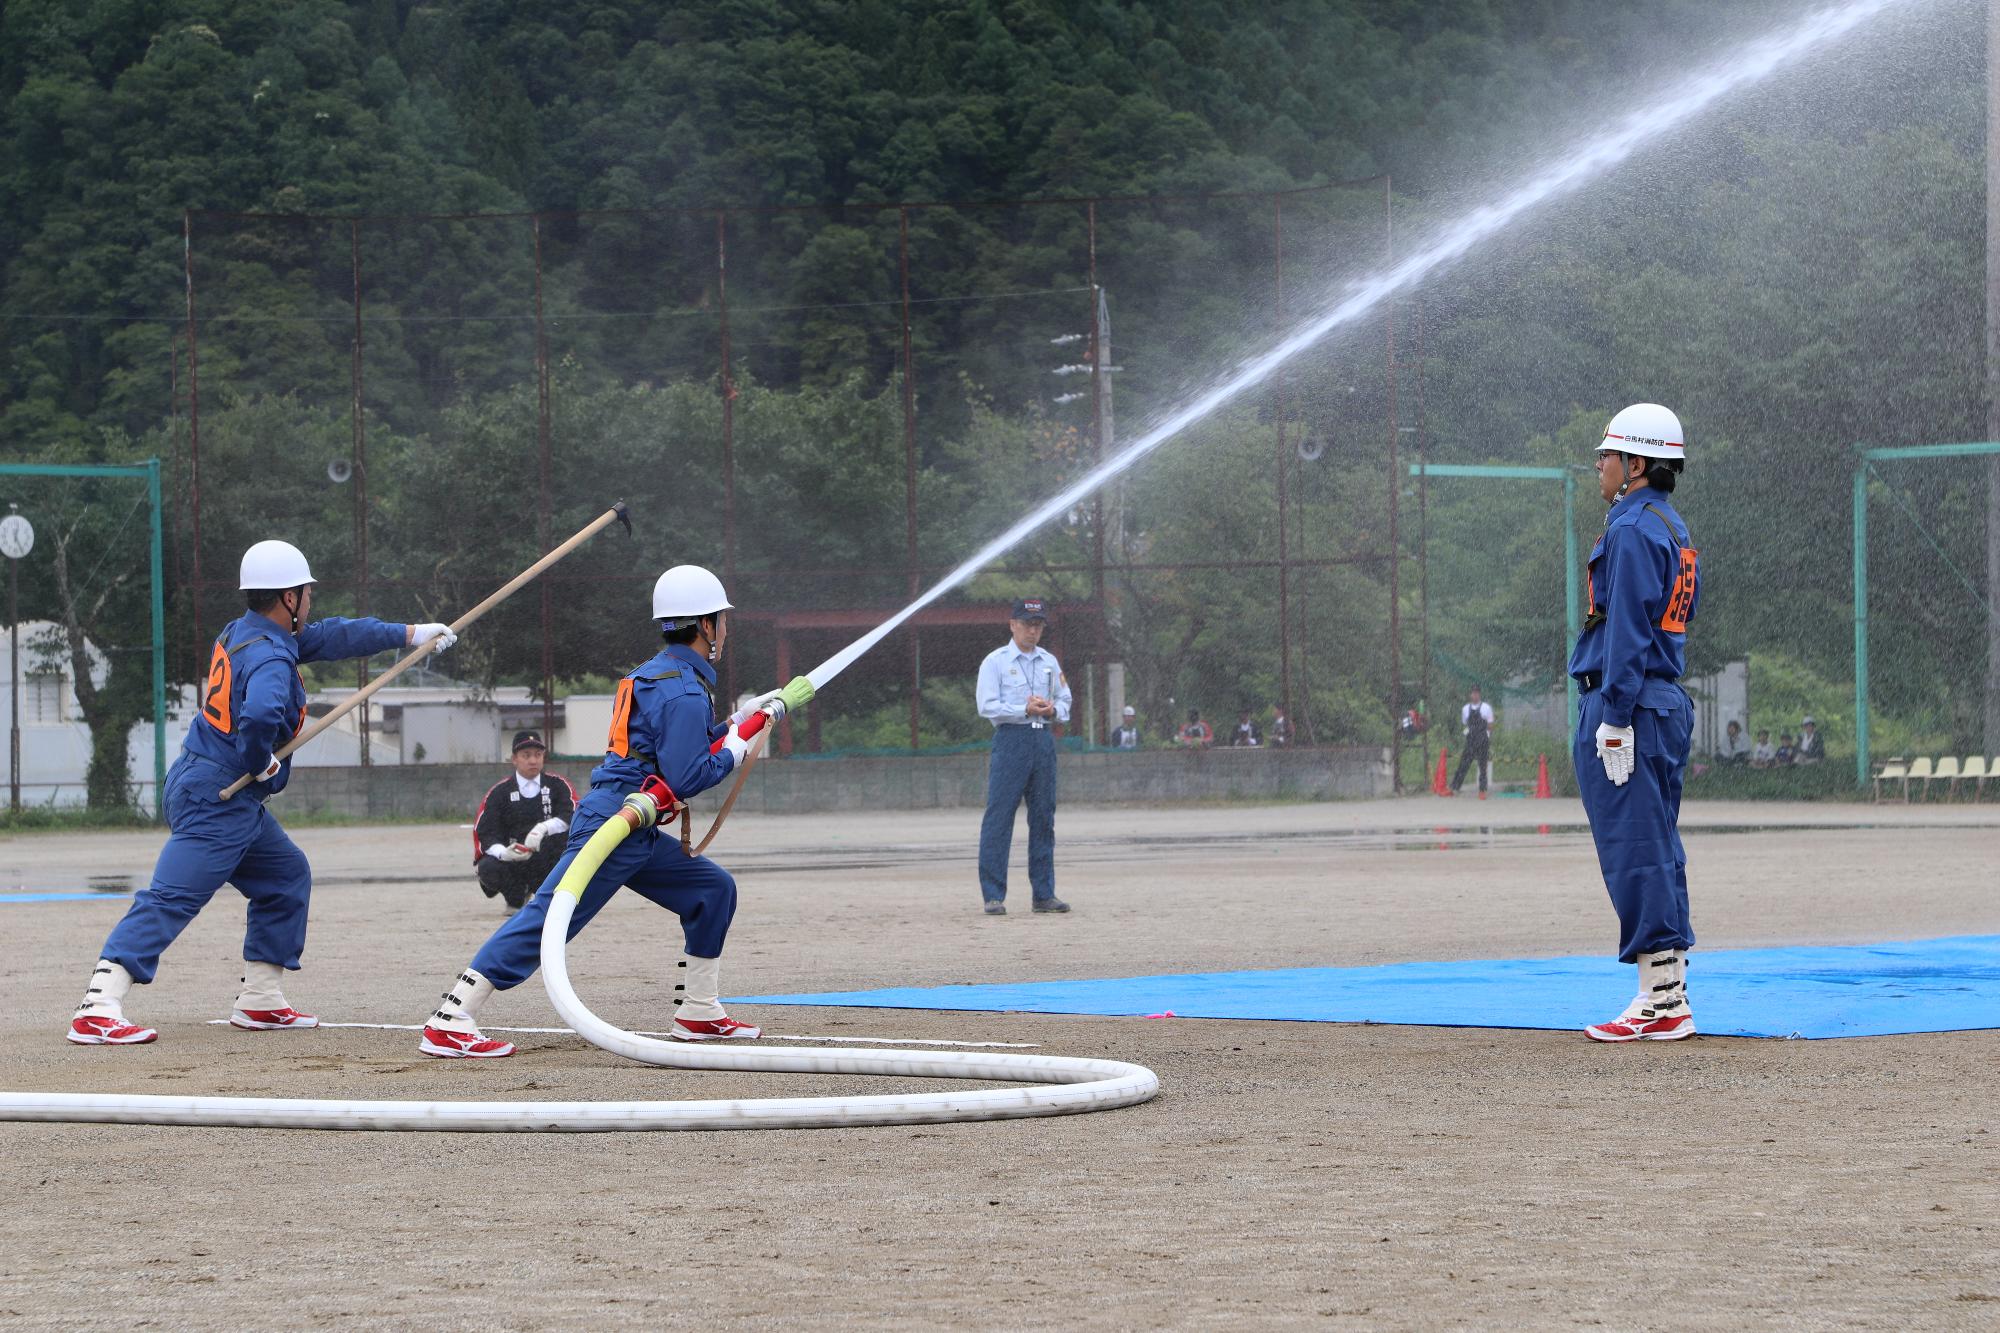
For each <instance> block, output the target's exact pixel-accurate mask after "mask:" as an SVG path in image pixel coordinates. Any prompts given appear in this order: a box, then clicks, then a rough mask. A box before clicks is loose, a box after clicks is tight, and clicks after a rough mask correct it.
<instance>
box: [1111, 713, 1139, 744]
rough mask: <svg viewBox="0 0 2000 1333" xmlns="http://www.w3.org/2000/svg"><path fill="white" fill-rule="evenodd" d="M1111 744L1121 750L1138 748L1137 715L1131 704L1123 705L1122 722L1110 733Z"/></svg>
mask: <svg viewBox="0 0 2000 1333" xmlns="http://www.w3.org/2000/svg"><path fill="white" fill-rule="evenodd" d="M1111 743H1112V744H1113V745H1114V746H1116V747H1117V748H1118V749H1121V750H1136V749H1138V748H1139V714H1138V712H1137V710H1135V709H1134V708H1133V707H1132V705H1131V704H1126V705H1125V715H1124V721H1123V722H1122V723H1120V724H1119V727H1118V730H1116V731H1114V732H1112V733H1111Z"/></svg>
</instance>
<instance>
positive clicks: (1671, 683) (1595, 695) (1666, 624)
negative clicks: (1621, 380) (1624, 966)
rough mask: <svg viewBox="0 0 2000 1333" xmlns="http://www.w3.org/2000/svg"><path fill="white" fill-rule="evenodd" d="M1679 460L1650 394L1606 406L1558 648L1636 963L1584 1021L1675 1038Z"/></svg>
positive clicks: (1588, 810)
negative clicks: (1563, 647)
mask: <svg viewBox="0 0 2000 1333" xmlns="http://www.w3.org/2000/svg"><path fill="white" fill-rule="evenodd" d="M1686 457H1687V451H1686V447H1685V443H1684V440H1683V437H1682V434H1681V423H1680V419H1679V418H1678V417H1676V416H1675V415H1674V414H1673V413H1672V412H1670V411H1668V410H1667V409H1666V408H1664V407H1661V406H1660V405H1659V404H1657V403H1637V404H1634V405H1633V406H1631V407H1628V408H1626V409H1625V410H1624V411H1622V412H1620V413H1619V414H1618V415H1617V416H1615V417H1613V418H1612V419H1611V424H1610V425H1609V426H1607V427H1606V428H1605V432H1604V440H1603V443H1601V444H1600V445H1599V446H1598V450H1597V476H1598V489H1599V491H1600V493H1601V494H1602V495H1603V496H1604V500H1605V503H1606V504H1608V505H1610V506H1611V510H1610V513H1608V514H1607V515H1606V516H1605V520H1604V535H1603V536H1602V537H1600V538H1598V540H1597V545H1596V546H1595V547H1594V548H1592V550H1591V553H1590V614H1589V616H1588V618H1587V619H1586V620H1585V621H1584V625H1583V633H1582V635H1580V636H1579V637H1578V639H1577V641H1576V650H1575V651H1574V652H1572V653H1571V654H1570V659H1569V674H1570V675H1571V676H1573V677H1575V678H1576V681H1577V685H1578V688H1579V689H1580V690H1581V692H1582V693H1581V699H1580V709H1579V712H1578V716H1577V725H1576V739H1575V743H1574V745H1573V746H1572V750H1571V757H1572V758H1573V760H1574V761H1575V764H1576V780H1577V787H1578V789H1579V791H1580V792H1581V794H1582V796H1583V808H1584V813H1585V814H1586V815H1588V816H1589V818H1590V834H1591V837H1592V838H1593V839H1594V840H1595V841H1596V843H1597V861H1598V865H1599V866H1600V868H1602V870H1603V872H1604V883H1605V887H1606V888H1607V889H1609V890H1610V894H1611V902H1612V905H1613V906H1614V907H1616V908H1617V909H1618V925H1619V939H1618V958H1619V961H1620V962H1625V963H1634V964H1636V965H1637V966H1638V969H1639V985H1638V994H1637V995H1635V996H1634V997H1633V1000H1632V1002H1631V1003H1630V1004H1629V1005H1627V1006H1626V1007H1625V1012H1624V1013H1622V1014H1620V1015H1618V1017H1616V1018H1614V1019H1612V1020H1611V1021H1610V1022H1607V1023H1593V1024H1592V1025H1590V1026H1589V1027H1587V1028H1585V1029H1584V1035H1586V1036H1588V1037H1590V1038H1591V1039H1592V1040H1594V1041H1609V1042H1624V1041H1677V1040H1679V1039H1680V1038H1682V1037H1691V1036H1693V1035H1694V1030H1695V1028H1694V1016H1693V1014H1692V1013H1691V1012H1690V1011H1689V1008H1688V998H1687V955H1688V950H1689V949H1691V948H1693V947H1694V927H1693V925H1692V924H1691V922H1690V920H1689V917H1688V889H1687V852H1686V851H1685V850H1684V849H1683V848H1682V846H1681V835H1680V828H1679V824H1680V812H1681V784H1682V781H1683V780H1684V778H1685V776H1686V772H1687V761H1688V748H1689V745H1690V742H1691V740H1692V737H1693V732H1694V706H1693V704H1692V703H1691V702H1690V701H1689V700H1688V696H1687V692H1686V691H1684V690H1683V689H1681V687H1680V684H1679V680H1680V676H1681V674H1682V672H1683V671H1684V670H1685V668H1686V665H1687V652H1686V645H1687V627H1688V622H1689V621H1690V620H1692V619H1694V613H1695V608H1696V607H1697V605H1698V604H1699V603H1700V600H1701V569H1700V564H1699V561H1698V559H1697V557H1696V553H1695V549H1694V547H1693V546H1692V545H1690V544H1689V539H1688V528H1687V524H1686V522H1684V521H1683V520H1682V518H1681V516H1680V515H1679V514H1677V513H1675V512H1674V507H1673V502H1672V501H1671V500H1670V499H1668V496H1670V495H1671V494H1672V492H1673V490H1674V487H1675V485H1676V483H1677V482H1678V480H1679V477H1680V473H1681V468H1682V467H1683V466H1684V465H1685V462H1686Z"/></svg>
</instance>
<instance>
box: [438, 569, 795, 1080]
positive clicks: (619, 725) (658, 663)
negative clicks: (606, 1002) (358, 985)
mask: <svg viewBox="0 0 2000 1333" xmlns="http://www.w3.org/2000/svg"><path fill="white" fill-rule="evenodd" d="M730 609H731V608H730V603H729V598H728V596H727V594H725V593H724V592H723V588H722V581H721V580H720V579H718V578H716V577H715V575H713V574H711V573H710V572H709V571H708V570H706V569H703V568H701V567H700V566H698V565H675V566H674V567H673V568H672V569H670V570H668V571H667V572H666V573H664V574H662V575H660V577H659V580H658V581H657V582H656V583H654V585H653V619H654V620H655V621H657V622H658V623H659V626H660V633H661V637H662V638H663V639H664V640H665V642H666V646H665V647H664V648H662V649H661V650H660V651H659V652H658V653H657V654H655V655H654V656H653V657H652V658H651V659H650V660H648V661H647V662H646V663H644V664H643V665H641V666H639V667H638V668H636V669H635V670H633V671H630V672H627V673H626V675H625V678H624V679H623V680H621V681H619V682H618V693H617V695H616V697H615V699H614V700H613V702H612V705H611V735H610V737H609V739H608V741H607V742H606V745H605V753H604V762H603V763H601V764H599V765H598V766H597V768H596V769H595V770H594V771H593V772H592V773H591V775H590V791H589V792H588V793H587V794H586V795H585V796H584V798H583V800H582V801H580V802H579V803H578V804H577V807H576V817H575V818H574V819H573V820H571V821H570V827H569V846H568V849H567V850H566V851H565V852H564V853H563V856H562V859H561V860H559V861H557V862H556V863H555V866H554V867H553V868H552V869H551V870H550V871H549V874H548V878H546V879H544V880H543V881H542V886H541V888H540V889H538V890H536V892H535V896H534V897H533V898H531V899H530V900H529V901H528V905H527V906H526V907H523V908H522V909H521V910H520V911H518V912H516V913H515V914H514V915H513V916H511V917H509V918H508V919H507V921H506V923H505V924H503V925H502V926H501V927H500V928H499V929H498V930H496V931H494V932H493V935H492V937H491V938H490V939H488V940H487V941H486V943H485V944H483V945H481V946H480V949H479V952H478V953H476V954H474V955H473V956H472V962H471V964H470V965H469V966H468V967H467V968H466V969H465V970H464V971H463V972H460V973H459V974H458V975H457V977H456V978H454V980H453V981H452V984H451V986H450V988H449V989H447V990H446V991H445V992H444V995H443V1000H442V1003H440V1004H439V1005H438V1007H437V1009H436V1011H435V1012H433V1013H432V1014H431V1015H430V1017H429V1018H428V1019H427V1020H426V1021H425V1024H424V1030H423V1036H422V1037H421V1038H420V1039H419V1040H418V1042H417V1049H418V1050H420V1051H422V1052H423V1053H424V1054H425V1055H435V1056H439V1057H441V1058H444V1059H468V1058H469V1059H494V1058H498V1057H503V1056H509V1055H512V1054H513V1053H514V1045H513V1043H512V1042H506V1041H496V1040H494V1039H492V1038H489V1037H487V1036H485V1035H484V1034H482V1033H481V1032H480V1031H479V1023H478V1015H479V1009H480V1006H482V1005H483V1004H485V1002H486V1001H487V999H488V998H490V997H491V996H492V995H493V993H494V992H495V991H503V990H512V989H513V988H514V987H516V986H518V985H520V984H521V983H522V982H524V981H526V980H527V979H528V978H529V977H531V976H533V975H534V974H535V971H536V969H537V968H539V967H540V966H541V962H542V923H543V922H544V921H545V920H547V918H548V914H549V901H550V899H551V898H552V897H553V896H554V894H555V888H556V885H557V883H558V882H560V881H561V879H562V877H563V873H564V872H565V871H567V870H568V869H569V866H570V862H572V861H574V860H575V859H576V857H577V853H578V852H580V851H582V850H583V845H584V844H585V843H587V842H589V841H590V835H591V834H593V833H595V832H596V831H597V830H598V828H599V827H600V826H602V825H603V823H604V821H605V820H607V819H609V818H611V817H612V816H613V815H614V814H616V813H617V811H618V809H619V807H620V806H621V805H623V804H624V801H625V798H626V797H627V796H629V795H631V794H632V793H633V792H636V791H638V790H639V789H640V788H641V787H642V786H646V784H647V783H648V782H649V780H650V781H655V782H660V781H663V782H665V783H666V785H667V786H668V787H669V788H671V789H672V791H671V792H670V793H668V794H667V795H668V800H669V801H672V800H673V799H674V798H676V797H677V798H679V799H681V800H685V799H686V798H687V797H690V796H694V795H696V794H698V793H700V792H704V791H707V790H708V789H709V788H710V787H713V786H715V785H716V784H717V783H719V782H721V781H722V780H723V779H724V778H726V777H728V776H729V775H730V774H731V773H732V772H734V771H735V770H736V766H737V765H738V764H739V763H741V762H742V760H743V756H744V754H745V753H746V752H747V751H748V750H749V748H750V739H751V738H752V737H753V736H755V735H756V733H757V732H758V731H759V730H761V729H762V728H763V726H765V725H767V724H769V723H771V722H774V721H776V720H778V719H780V718H782V717H784V716H785V714H786V713H787V712H788V711H789V712H797V711H798V710H799V709H801V708H803V707H805V705H806V704H807V703H808V702H810V701H811V699H812V696H813V687H812V683H811V682H810V681H808V680H807V679H806V678H805V677H804V676H799V677H796V678H795V679H794V680H793V681H792V682H791V684H789V685H787V686H785V687H784V689H782V690H778V691H774V692H773V693H772V694H770V695H767V696H764V697H763V698H762V699H759V700H756V701H753V704H752V705H750V706H747V707H746V708H744V709H743V711H742V712H740V713H737V714H734V715H732V716H731V717H730V718H729V719H728V721H727V722H722V723H718V722H716V721H715V708H714V704H713V702H712V701H711V698H710V691H712V690H713V689H714V688H715V662H716V660H717V659H718V658H720V657H721V656H722V646H723V643H724V641H725V640H726V639H727V638H728V636H729V621H728V618H727V616H726V615H725V614H724V613H725V612H727V611H729V610H730ZM620 886H623V887H625V888H629V889H631V890H632V891H633V892H634V893H637V894H638V895H640V896H641V897H643V898H645V899H647V900H648V901H650V902H653V903H656V904H658V905H659V906H661V907H664V908H666V909H667V910H668V911H670V912H672V913H674V914H675V915H676V916H678V917H679V918H680V920H681V934H682V937H683V939H684V941H685V944H686V952H685V953H684V954H683V955H682V957H681V962H680V968H679V972H680V976H681V978H682V979H681V981H680V983H679V984H678V985H677V986H676V987H675V989H676V991H677V992H678V999H677V1000H676V1004H677V1005H678V1008H677V1009H676V1011H675V1014H674V1021H673V1025H672V1027H670V1028H669V1029H668V1031H667V1035H668V1036H669V1037H673V1038H675V1039H677V1040H680V1041H713V1040H717V1039H726V1038H731V1037H757V1036H761V1035H762V1032H761V1030H760V1029H758V1028H755V1027H752V1026H751V1025H750V1024H748V1023H739V1022H737V1021H736V1020H735V1019H733V1018H731V1017H730V1016H729V1015H728V1014H727V1013H725V1012H724V1011H723V1008H722V1002H721V1000H720V998H719V997H720V988H721V975H720V974H721V967H722V946H723V943H724V941H725V940H726V939H727V938H728V936H729V923H730V920H731V919H732V918H733V917H734V916H735V915H736V880H735V878H734V877H732V876H731V875H730V873H729V872H728V871H727V870H724V869H723V868H722V867H721V866H719V865H717V864H716V863H715V862H713V861H711V860H709V859H708V858H707V857H705V856H690V855H688V853H687V852H686V851H684V850H683V849H682V847H681V841H680V838H679V835H678V834H677V833H676V832H675V831H674V829H673V828H672V827H671V826H670V825H669V823H668V821H666V820H662V821H661V822H660V824H659V825H658V826H656V827H653V828H650V829H645V830H642V831H640V832H637V833H634V834H633V835H632V836H631V837H629V838H627V839H626V840H625V841H624V842H622V843H620V844H619V845H618V847H617V848H616V849H615V850H614V851H613V852H612V853H611V855H610V856H608V857H607V858H605V861H604V864H603V865H602V866H601V867H599V869H598V871H597V873H596V874H595V875H593V876H591V879H590V882H589V883H588V884H587V885H585V886H584V889H583V892H582V894H581V895H580V896H579V897H578V900H577V904H576V911H575V913H574V915H572V916H571V917H570V922H569V938H570V939H575V938H576V935H577V932H578V931H580V930H582V929H583V928H584V927H585V926H587V925H589V924H590V920H591V918H592V917H594V916H596V915H597V914H598V912H599V911H601V910H603V907H604V905H605V904H606V903H608V902H610V901H611V896H612V895H613V894H615V893H617V892H618V890H619V888H620Z"/></svg>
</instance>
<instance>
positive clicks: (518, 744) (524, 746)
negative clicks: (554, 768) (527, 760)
mask: <svg viewBox="0 0 2000 1333" xmlns="http://www.w3.org/2000/svg"><path fill="white" fill-rule="evenodd" d="M548 748H549V747H548V746H546V745H544V744H542V733H541V732H539V731H517V732H515V733H514V753H516V754H519V753H520V752H521V751H523V750H546V749H548Z"/></svg>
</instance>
